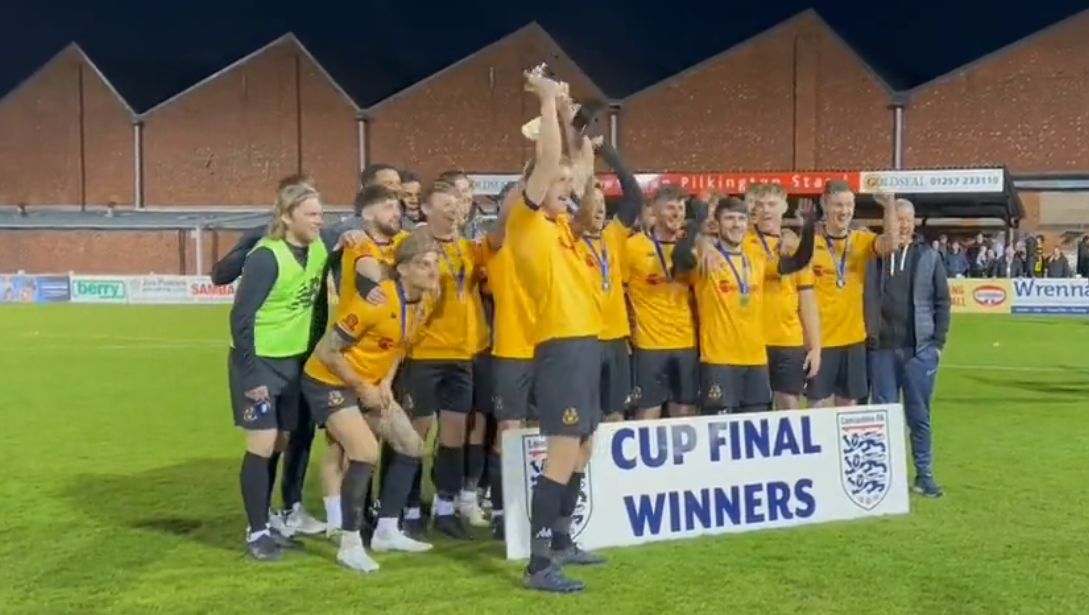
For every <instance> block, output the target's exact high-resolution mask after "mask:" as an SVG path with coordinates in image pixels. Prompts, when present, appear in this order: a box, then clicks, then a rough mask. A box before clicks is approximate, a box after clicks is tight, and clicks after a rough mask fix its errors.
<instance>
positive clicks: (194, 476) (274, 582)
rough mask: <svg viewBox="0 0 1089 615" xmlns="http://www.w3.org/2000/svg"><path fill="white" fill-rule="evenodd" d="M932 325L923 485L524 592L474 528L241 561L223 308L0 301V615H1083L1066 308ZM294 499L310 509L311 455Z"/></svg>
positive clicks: (1085, 416)
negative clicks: (929, 435) (933, 485)
mask: <svg viewBox="0 0 1089 615" xmlns="http://www.w3.org/2000/svg"><path fill="white" fill-rule="evenodd" d="M953 325H954V326H953V333H952V339H951V340H950V344H949V348H948V350H947V352H946V353H945V356H944V357H943V366H942V369H941V372H940V377H939V384H938V393H937V400H936V402H935V406H936V409H935V418H934V424H935V433H936V470H937V476H938V478H939V480H940V481H941V483H942V485H943V486H944V487H945V488H946V491H947V493H946V497H945V498H943V499H941V500H936V501H930V500H921V499H917V498H913V500H912V508H913V510H912V512H911V514H910V515H907V516H902V517H896V518H888V519H878V520H872V521H861V522H851V523H839V524H830V525H819V526H812V527H806V528H797V529H791V530H782V531H769V532H754V533H747V534H741V535H734V536H727V537H719V538H708V539H698V540H690V541H679V542H671V543H660V544H657V545H653V546H647V547H639V548H630V549H617V550H613V551H610V552H607V555H608V556H609V557H610V560H611V563H610V565H609V566H607V567H604V568H600V569H594V570H585V571H583V570H578V571H575V573H574V574H575V575H577V577H578V578H582V579H584V580H586V581H587V582H588V583H589V588H588V590H587V591H586V593H585V594H583V595H581V596H540V595H535V594H529V593H526V592H524V591H522V590H521V589H520V588H519V581H520V573H521V570H520V567H519V566H518V565H516V564H510V563H507V562H506V561H504V560H503V559H502V551H501V548H500V546H499V545H498V544H496V543H494V542H492V541H490V540H485V539H483V537H482V538H481V539H480V540H478V541H477V542H475V543H472V544H470V545H453V544H450V543H447V542H443V541H441V540H440V541H438V544H437V548H436V550H435V551H434V552H433V553H430V554H425V555H422V556H421V555H416V556H402V555H395V556H382V555H380V556H379V557H378V559H379V561H380V562H381V564H382V565H383V568H382V571H381V572H380V573H378V574H377V575H372V576H369V577H362V576H357V575H355V574H352V573H349V572H347V571H345V570H343V569H341V568H339V567H337V566H336V565H335V564H334V561H333V557H334V547H333V545H331V544H329V543H326V542H324V541H320V540H311V541H309V542H308V543H307V549H306V551H305V552H302V553H292V554H288V556H287V557H286V558H285V561H284V562H282V563H281V564H279V565H274V566H260V565H255V564H251V563H249V562H247V561H245V560H244V559H243V558H242V551H241V540H242V536H243V531H244V526H245V521H244V519H243V515H242V510H241V504H240V496H239V493H238V484H237V476H238V466H239V459H240V455H241V451H242V438H241V436H240V434H239V433H238V432H237V431H236V430H235V429H234V428H233V427H232V425H231V418H230V411H229V409H228V407H227V395H226V376H225V369H226V348H227V343H226V339H227V338H226V336H227V310H226V309H225V308H223V307H137V306H117V307H114V306H77V305H56V306H2V307H0V374H2V376H0V378H2V379H0V387H2V396H0V400H2V401H0V613H5V614H8V613H33V614H42V613H139V614H141V615H142V614H146V613H194V614H206V613H215V614H217V615H218V614H227V613H269V612H280V613H323V614H331V613H366V612H372V613H375V612H382V613H411V614H414V615H415V614H423V613H452V612H456V611H457V610H460V608H465V609H466V611H467V612H472V613H474V614H481V613H552V614H558V613H567V612H575V611H574V609H576V608H578V609H588V611H585V612H600V613H655V614H663V613H723V612H731V613H760V614H762V613H851V614H858V613H879V614H887V613H923V614H926V615H934V614H940V613H958V614H959V613H981V614H983V613H985V614H988V615H990V614H999V613H1001V614H1005V613H1087V612H1089V359H1087V358H1086V356H1087V355H1086V353H1087V352H1089V322H1087V321H1086V319H1084V318H1080V319H1031V318H1016V317H996V316H978V317H972V316H958V317H956V318H955V320H954V323H953ZM322 448H323V445H322V444H316V445H315V452H314V454H315V460H316V457H317V455H318V454H320V451H321V450H322ZM277 494H278V491H277ZM307 500H308V502H309V508H310V509H311V511H312V512H314V513H316V514H319V515H320V514H321V512H322V510H321V505H320V492H319V488H318V484H317V475H316V471H315V472H312V473H311V477H310V480H309V482H308V485H307ZM276 501H277V502H278V501H279V496H278V495H277V496H276Z"/></svg>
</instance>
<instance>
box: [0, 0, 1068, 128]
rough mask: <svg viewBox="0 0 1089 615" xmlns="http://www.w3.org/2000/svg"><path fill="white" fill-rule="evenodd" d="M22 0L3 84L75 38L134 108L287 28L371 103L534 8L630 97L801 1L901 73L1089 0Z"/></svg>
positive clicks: (933, 71)
mask: <svg viewBox="0 0 1089 615" xmlns="http://www.w3.org/2000/svg"><path fill="white" fill-rule="evenodd" d="M434 6H436V7H438V6H441V7H442V8H429V7H428V5H425V4H424V3H422V2H413V1H412V0H365V1H352V0H343V1H342V2H336V3H333V2H321V1H317V0H314V1H309V2H287V1H285V0H247V1H242V0H218V1H209V0H188V1H178V0H158V1H156V0H144V1H141V2H138V1H134V0H38V1H31V0H16V2H13V3H11V5H9V6H8V7H6V8H7V11H6V13H7V15H6V17H7V19H5V22H6V28H5V33H4V36H3V37H0V95H2V94H6V93H7V92H8V91H9V90H10V89H12V88H13V87H14V86H15V85H16V84H18V83H19V82H20V81H22V80H23V79H25V78H26V77H28V76H29V75H30V74H31V73H33V72H34V70H36V69H37V68H38V67H40V66H41V65H42V64H44V63H45V62H46V61H47V60H48V59H49V58H50V57H51V56H52V55H54V54H55V53H57V52H58V51H59V50H61V49H62V48H63V47H64V46H65V45H67V44H68V43H70V42H72V41H75V42H77V43H79V45H80V46H82V47H83V49H84V50H85V51H86V52H87V54H88V55H89V56H90V57H91V59H92V60H93V61H94V62H95V63H96V64H97V65H98V66H99V68H100V69H102V71H103V73H105V75H106V77H107V78H108V79H109V80H110V81H111V82H113V84H114V85H115V86H116V87H117V89H118V90H119V91H120V92H121V94H122V96H124V97H125V98H126V99H127V100H128V101H129V103H130V104H132V105H133V107H134V108H135V109H136V110H137V111H143V110H146V109H147V108H149V107H151V106H153V105H154V104H155V103H157V102H160V101H162V100H164V99H166V98H168V97H169V96H171V95H173V94H175V93H177V92H179V91H181V90H182V89H184V88H186V87H188V86H190V85H192V84H193V83H196V82H197V81H199V80H200V79H202V78H204V77H206V76H207V75H209V74H211V73H213V72H215V71H216V70H219V69H220V68H223V67H224V66H226V65H227V64H229V63H231V62H232V61H234V60H237V59H238V58H240V57H242V56H244V55H246V54H248V53H250V52H252V51H254V50H255V49H257V48H259V47H261V46H263V45H265V44H267V43H269V42H271V41H272V40H274V39H275V38H277V37H278V36H280V35H282V34H285V33H286V32H289V31H290V32H294V33H295V34H296V35H298V37H299V39H300V40H301V41H302V42H303V44H304V45H306V46H307V47H308V48H309V49H310V50H311V51H312V52H313V53H314V55H315V56H316V57H317V59H318V61H319V62H321V64H322V65H323V66H324V67H325V68H326V69H327V70H328V71H329V72H330V73H331V74H332V76H333V77H334V78H335V79H336V80H337V81H338V82H339V83H341V84H342V85H343V86H344V87H345V89H346V90H347V91H348V92H349V94H351V95H352V96H353V97H354V98H356V100H357V101H358V102H359V103H361V104H362V105H364V106H367V105H370V104H372V103H374V102H377V101H379V100H381V99H382V98H384V97H386V96H388V95H389V94H392V93H393V92H396V91H397V90H399V89H401V88H403V87H405V86H407V85H410V84H412V83H414V82H416V81H419V80H420V79H423V78H425V77H427V76H429V75H430V74H432V73H434V72H435V71H437V70H439V69H441V68H442V67H444V66H446V65H448V64H450V63H452V62H455V61H457V60H459V59H461V58H463V57H465V56H466V55H468V54H470V53H472V52H474V51H476V50H478V49H480V48H481V47H483V46H485V45H487V44H489V43H491V42H493V41H495V40H497V39H499V38H501V37H502V36H504V35H506V34H508V33H510V32H512V31H513V30H515V29H517V28H519V27H521V26H523V25H525V24H526V23H528V22H530V21H534V20H535V21H537V22H538V23H540V24H541V25H542V26H543V27H544V28H545V29H546V30H547V31H548V32H549V33H550V34H551V35H552V36H553V37H554V38H555V39H556V40H557V42H558V43H559V44H560V45H561V46H562V47H563V48H564V50H565V51H567V53H568V54H569V55H570V56H571V57H572V59H574V61H575V62H576V63H578V64H579V65H580V66H581V67H582V68H583V70H585V71H586V72H587V74H588V75H589V76H590V77H591V78H592V79H593V80H594V81H595V82H596V83H597V84H598V85H599V86H600V87H601V88H602V89H603V90H604V91H605V92H606V94H608V95H609V96H611V97H613V98H622V97H624V96H626V95H628V94H630V93H632V92H634V91H636V90H638V89H640V88H642V87H645V86H647V85H651V84H653V83H655V82H657V81H659V80H661V79H663V78H666V77H668V76H670V75H672V74H675V73H677V72H678V71H681V70H683V69H685V68H687V67H689V66H691V65H693V64H695V63H697V62H699V61H701V60H703V59H706V58H708V57H710V56H712V55H714V54H716V53H718V52H720V51H723V50H725V49H727V48H729V47H731V46H732V45H734V44H736V43H738V42H741V41H743V40H745V39H747V38H749V37H751V36H753V35H755V34H758V33H759V32H760V31H762V30H764V29H767V28H768V27H770V26H773V25H775V24H776V23H778V22H780V21H782V20H784V19H786V18H788V17H790V16H791V15H793V14H795V13H798V12H800V11H802V10H804V9H807V8H814V9H816V10H817V11H818V12H819V13H820V15H821V16H822V17H823V18H824V19H825V20H826V21H828V22H829V23H830V24H831V25H832V27H833V28H834V29H835V30H836V31H837V32H838V33H839V34H840V35H841V36H842V37H843V38H844V39H846V40H847V42H848V43H849V44H850V45H851V46H853V47H854V48H855V50H856V51H858V53H859V54H860V55H861V56H862V57H863V58H864V59H865V60H866V61H867V62H868V63H869V64H870V65H871V66H872V67H873V68H874V69H875V70H876V71H877V72H878V73H879V74H880V75H881V76H882V77H884V78H885V79H886V80H887V81H888V82H889V83H890V84H891V85H892V86H893V87H895V88H900V89H906V88H909V87H911V86H914V85H918V84H920V83H923V82H925V81H927V80H929V79H931V78H933V77H936V76H938V75H941V74H943V73H945V72H947V71H949V70H952V69H954V68H956V67H958V66H960V65H962V64H965V63H967V62H970V61H972V60H974V59H975V58H978V57H979V56H981V55H984V54H986V53H988V52H990V51H994V50H995V49H998V48H1000V47H1002V46H1004V45H1006V44H1009V43H1011V42H1013V41H1015V40H1017V39H1019V38H1022V37H1024V36H1025V35H1027V34H1030V33H1032V32H1034V31H1036V30H1039V29H1040V28H1043V27H1045V26H1047V25H1049V24H1051V23H1054V22H1056V21H1058V20H1060V19H1062V18H1064V17H1067V16H1069V15H1072V14H1074V13H1076V12H1078V11H1080V10H1082V9H1085V8H1089V0H1041V1H1038V2H1011V3H1010V4H1005V3H999V2H995V1H994V0H941V1H939V0H915V1H905V0H895V1H886V2H880V1H875V2H869V3H867V2H859V1H848V0H840V1H838V2H837V1H832V0H809V1H804V0H797V1H796V0H779V1H777V2H772V1H768V0H758V1H737V2H728V1H723V0H718V1H715V0H708V1H707V2H706V3H700V2H693V1H691V0H671V1H669V2H663V1H659V2H650V1H648V0H597V1H586V2H581V3H579V2H570V1H566V2H555V3H551V4H549V5H547V6H545V5H544V4H543V3H539V2H534V1H533V0H519V1H517V2H515V1H508V2H502V1H499V0H477V1H462V2H445V3H443V4H441V5H434Z"/></svg>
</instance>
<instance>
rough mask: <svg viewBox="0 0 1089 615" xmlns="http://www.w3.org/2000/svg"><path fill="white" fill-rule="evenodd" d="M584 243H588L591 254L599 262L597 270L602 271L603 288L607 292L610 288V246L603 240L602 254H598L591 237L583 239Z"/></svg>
mask: <svg viewBox="0 0 1089 615" xmlns="http://www.w3.org/2000/svg"><path fill="white" fill-rule="evenodd" d="M582 240H583V241H585V242H586V246H587V247H588V248H590V254H593V255H594V260H596V261H597V268H598V269H599V270H600V271H601V288H602V289H603V290H605V291H606V292H607V291H608V290H609V287H610V285H611V284H610V278H609V272H610V270H609V246H607V245H606V244H605V240H604V239H602V240H601V254H598V252H597V248H595V247H594V240H593V239H591V238H589V237H583V238H582Z"/></svg>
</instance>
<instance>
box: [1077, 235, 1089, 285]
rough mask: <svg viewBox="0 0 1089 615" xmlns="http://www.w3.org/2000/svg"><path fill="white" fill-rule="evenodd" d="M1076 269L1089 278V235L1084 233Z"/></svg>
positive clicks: (1079, 247) (1079, 246) (1079, 243)
mask: <svg viewBox="0 0 1089 615" xmlns="http://www.w3.org/2000/svg"><path fill="white" fill-rule="evenodd" d="M1075 265H1076V266H1075V267H1074V269H1075V271H1077V273H1078V275H1080V276H1081V277H1083V278H1089V235H1083V236H1082V238H1081V241H1079V242H1078V260H1077V262H1076V263H1075Z"/></svg>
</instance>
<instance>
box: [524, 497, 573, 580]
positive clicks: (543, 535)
mask: <svg viewBox="0 0 1089 615" xmlns="http://www.w3.org/2000/svg"><path fill="white" fill-rule="evenodd" d="M566 491H567V485H564V484H562V483H557V482H556V481H554V480H552V479H550V478H548V477H547V476H541V478H540V479H538V480H537V486H536V487H535V488H534V489H533V499H532V502H531V503H530V511H531V512H530V519H529V553H530V555H529V572H530V573H535V572H540V571H541V570H544V569H545V568H548V567H549V566H551V565H552V534H553V531H552V528H554V527H556V519H557V518H558V517H559V516H560V506H561V505H562V501H563V497H564V494H565V492H566Z"/></svg>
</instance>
